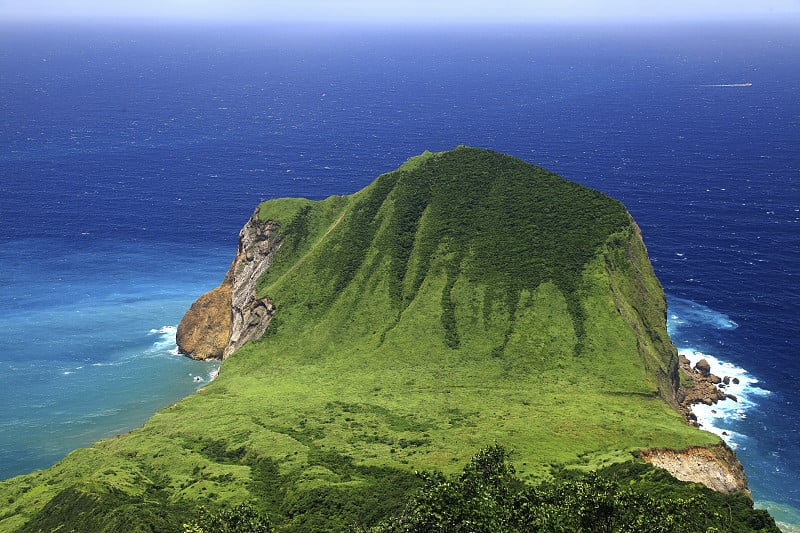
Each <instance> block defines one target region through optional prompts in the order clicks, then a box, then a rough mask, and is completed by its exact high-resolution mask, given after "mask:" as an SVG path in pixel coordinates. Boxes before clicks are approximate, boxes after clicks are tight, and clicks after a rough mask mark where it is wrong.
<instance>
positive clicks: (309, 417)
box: [0, 147, 778, 533]
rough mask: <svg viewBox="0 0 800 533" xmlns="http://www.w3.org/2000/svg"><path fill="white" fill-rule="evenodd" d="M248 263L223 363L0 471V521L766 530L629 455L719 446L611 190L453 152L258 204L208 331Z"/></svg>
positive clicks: (636, 238)
mask: <svg viewBox="0 0 800 533" xmlns="http://www.w3.org/2000/svg"><path fill="white" fill-rule="evenodd" d="M198 216H202V213H198ZM258 232H261V233H258ZM242 239H244V241H242ZM248 239H250V240H248ZM251 241H252V242H254V243H256V244H253V246H256V245H258V246H261V247H262V249H263V250H265V252H264V253H265V255H264V258H263V259H260V258H259V257H255V258H254V257H253V254H252V253H251V252H252V251H251V250H250V249H249V248H248V246H249V245H248V246H245V247H244V248H243V247H242V244H241V243H242V242H251ZM259 261H267V263H268V264H267V265H266V266H268V268H265V269H262V270H263V272H262V271H261V270H259V272H260V273H259V274H258V276H257V279H254V280H252V283H251V284H250V285H248V287H250V288H249V289H248V290H249V291H250V292H251V293H252V294H249V293H248V294H245V297H246V298H245V299H249V300H252V301H253V302H261V303H262V304H263V305H262V308H261V311H259V312H258V313H257V314H254V315H253V316H257V317H259V318H260V319H261V320H262V322H263V323H264V324H265V325H266V332H265V333H263V335H262V334H261V333H259V334H258V335H256V337H255V338H253V340H250V341H249V342H246V343H244V344H243V345H242V346H238V344H237V345H236V346H237V348H236V349H235V351H233V353H232V354H230V355H228V354H225V355H224V356H223V355H222V352H221V351H218V352H213V353H211V352H209V353H207V354H205V355H203V354H199V353H197V354H193V355H194V356H197V357H202V356H207V357H217V356H218V357H225V361H224V363H223V365H222V367H221V371H220V374H219V376H218V377H217V379H215V380H214V381H213V382H211V383H210V384H208V385H207V386H205V387H203V388H202V389H200V390H198V391H197V392H196V393H195V394H193V395H191V396H189V397H187V398H185V399H184V400H182V401H180V402H178V403H176V404H174V405H171V406H169V407H167V408H165V409H163V410H162V411H160V412H158V413H156V414H155V415H154V416H153V417H152V418H151V419H150V420H149V421H148V422H147V423H146V424H145V425H144V426H143V427H141V428H137V429H135V430H133V431H131V432H130V433H128V434H125V435H120V436H117V437H114V438H109V439H105V440H102V441H100V442H98V443H96V444H95V445H93V446H91V447H89V448H85V449H79V450H75V451H74V452H72V453H70V454H69V455H68V456H67V457H66V458H64V459H63V460H62V461H60V462H59V463H57V464H56V465H54V466H53V467H51V468H48V469H46V470H42V471H38V472H33V473H31V474H28V475H24V476H19V477H16V478H12V479H9V480H6V481H3V482H2V483H0V531H9V532H12V531H13V532H27V531H80V532H93V531H103V532H106V531H107V532H112V531H113V532H117V531H125V532H139V531H141V532H150V531H165V532H166V531H176V532H180V531H187V532H188V531H191V532H195V533H199V532H211V531H273V530H274V531H279V532H314V531H363V532H366V531H373V532H388V531H487V532H488V531H778V529H777V528H776V527H775V523H774V521H773V520H772V518H771V517H770V516H769V515H768V514H767V513H766V512H765V511H759V510H755V509H753V505H752V501H751V499H750V497H749V494H748V493H747V492H746V491H745V490H743V489H741V487H740V489H741V490H734V489H731V490H729V491H722V492H720V491H719V490H711V489H709V488H707V487H706V486H704V485H703V484H701V483H697V482H689V481H679V480H677V479H676V478H675V477H673V476H672V475H670V474H668V473H667V472H666V471H665V470H662V469H661V468H657V467H656V466H653V465H652V464H650V463H649V462H646V461H645V459H647V458H648V457H650V456H651V455H654V454H653V453H651V451H652V450H660V451H661V452H663V453H667V454H670V453H671V454H673V455H675V456H679V455H680V454H682V453H688V454H691V453H697V454H700V455H702V453H706V452H708V450H720V449H726V448H725V447H724V445H723V444H721V442H720V440H719V439H718V438H717V437H716V436H715V435H712V434H710V433H707V432H704V431H701V430H699V429H697V428H695V427H692V426H691V425H690V424H688V423H687V421H686V419H685V418H684V416H683V415H682V414H681V411H680V405H679V404H680V401H681V390H682V388H683V387H685V386H687V385H690V382H691V377H690V376H687V375H683V374H681V372H680V370H679V364H678V356H677V353H676V350H675V348H674V346H673V345H672V343H671V341H670V339H669V337H668V335H667V332H666V320H665V319H666V302H665V298H664V294H663V290H662V288H661V285H660V284H659V282H658V280H657V278H656V276H655V274H654V272H653V269H652V266H651V265H650V261H649V259H648V257H647V252H646V249H645V246H644V243H643V242H642V238H641V235H640V233H639V230H638V227H637V226H636V224H635V223H634V221H633V220H632V218H631V217H630V215H629V214H628V212H627V210H626V209H625V207H624V206H623V205H622V204H621V203H620V202H618V201H615V200H613V199H611V198H609V197H607V196H605V195H603V194H601V193H599V192H597V191H594V190H591V189H589V188H586V187H583V186H580V185H578V184H575V183H572V182H570V181H568V180H565V179H563V178H561V177H559V176H557V175H555V174H553V173H551V172H548V171H546V170H544V169H541V168H539V167H535V166H533V165H530V164H528V163H526V162H523V161H521V160H519V159H516V158H514V157H511V156H507V155H503V154H498V153H495V152H490V151H486V150H481V149H475V148H467V147H458V148H456V149H455V150H452V151H449V152H442V153H430V152H425V153H424V154H422V155H419V156H416V157H412V158H411V159H409V161H408V162H407V163H405V164H404V165H403V166H401V167H400V168H398V169H397V170H395V171H393V172H389V173H386V174H383V175H381V176H379V177H378V178H377V179H375V181H374V182H373V183H372V184H371V185H369V186H368V187H366V188H364V189H363V190H361V191H359V192H357V193H355V194H353V195H349V196H336V197H330V198H328V199H326V200H322V201H311V200H305V199H277V200H270V201H267V202H264V203H263V204H261V205H260V206H258V209H257V210H256V212H255V213H254V215H253V218H252V219H251V220H250V221H249V222H248V224H247V225H246V226H245V228H244V229H243V232H242V236H240V250H239V253H238V254H237V259H236V260H235V261H234V265H233V266H232V267H231V271H229V273H228V275H227V276H226V278H225V281H224V282H223V286H227V287H228V289H226V290H227V291H228V292H225V291H223V292H222V293H215V294H217V295H219V294H222V296H219V298H217V300H218V301H216V303H213V304H208V305H207V306H206V307H207V308H214V309H217V310H216V311H214V309H212V310H211V311H208V309H206V310H205V311H202V310H200V311H197V312H200V313H201V314H202V313H206V315H208V316H204V317H203V319H202V320H200V322H201V323H202V324H203V327H209V328H210V327H211V326H210V325H209V324H211V323H212V322H214V321H215V320H217V319H215V313H216V314H220V313H221V314H222V315H225V314H226V313H227V315H228V316H223V317H222V318H219V320H217V322H218V323H217V324H216V326H215V327H216V331H217V332H218V331H220V327H221V328H222V330H221V331H223V333H224V335H222V338H223V341H225V342H227V341H228V339H233V338H234V337H236V338H237V339H238V338H239V336H240V333H241V332H239V331H235V330H236V329H237V328H239V326H238V325H237V324H239V322H242V321H241V320H239V322H237V319H236V316H235V315H236V312H238V311H234V318H233V319H231V317H230V316H229V315H230V313H231V311H230V309H231V303H230V302H231V296H230V294H229V293H230V292H231V291H232V292H233V297H232V298H233V302H234V304H233V307H234V308H235V309H238V307H237V306H238V305H239V304H237V303H236V302H237V300H236V298H237V294H236V291H237V290H238V289H237V288H236V287H237V285H236V283H237V282H236V278H237V276H240V275H241V273H242V272H244V271H245V270H246V269H247V268H250V266H248V265H249V264H251V263H253V262H259ZM248 262H249V263H248ZM226 284H227V285H226ZM245 285H246V284H245ZM230 287H233V289H231V288H230ZM198 302H200V301H198ZM264 302H267V303H264ZM197 305H198V309H199V307H202V306H201V305H199V304H197ZM214 306H216V307H214ZM193 309H195V306H193ZM220 309H221V311H220ZM264 310H266V311H264ZM254 313H255V312H254ZM187 316H188V314H187ZM248 316H249V315H248ZM185 320H186V319H185ZM253 320H255V319H253V318H249V319H245V320H244V321H243V323H244V326H242V327H245V328H246V327H247V326H248V324H251V323H252V322H253ZM219 324H222V326H220V327H217V326H219ZM211 325H213V324H211ZM182 326H183V323H182ZM186 328H187V329H194V332H193V333H194V334H195V337H197V336H199V337H203V336H204V334H203V331H204V330H202V329H198V328H199V326H197V325H195V326H194V327H193V326H192V325H191V324H190V325H189V326H186ZM226 328H227V329H226ZM211 329H213V328H211ZM198 331H199V333H198ZM209 331H210V329H209ZM180 342H181V341H180V339H179V343H180ZM182 348H185V347H182ZM185 351H187V352H190V351H191V350H188V349H186V350H185ZM697 450H704V451H703V452H698V451H697ZM661 452H659V453H661ZM728 452H729V450H728ZM714 453H717V452H714ZM656 455H657V454H656ZM711 455H714V454H711ZM723 455H724V454H723ZM717 456H719V454H717V455H714V457H717ZM729 456H730V457H733V459H728V460H727V462H728V463H731V462H732V463H736V464H738V461H736V460H735V457H734V456H733V454H732V453H729ZM718 463H719V465H718V466H719V468H721V469H723V470H725V469H728V470H730V469H731V468H734V467H735V466H736V465H731V464H725V460H719V461H718ZM725 492H729V493H725Z"/></svg>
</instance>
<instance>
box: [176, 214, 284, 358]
mask: <svg viewBox="0 0 800 533" xmlns="http://www.w3.org/2000/svg"><path fill="white" fill-rule="evenodd" d="M276 230H277V228H276V227H275V224H274V223H273V222H272V221H269V220H261V219H260V217H259V212H258V209H256V211H255V212H254V213H253V215H252V216H251V217H250V220H248V222H247V224H245V226H244V227H243V228H242V230H241V231H240V232H239V245H238V248H237V251H236V257H235V258H234V259H233V262H232V263H231V266H230V268H229V269H228V273H227V274H225V278H224V279H223V281H222V283H221V284H220V285H219V287H217V288H215V289H212V290H211V291H209V292H207V293H205V294H204V295H202V296H201V297H200V298H198V299H197V301H196V302H194V303H193V304H192V306H191V308H190V309H189V311H187V313H186V314H185V315H184V317H183V319H181V322H180V324H179V325H178V331H177V335H176V340H177V343H178V349H179V351H180V352H181V353H182V354H184V355H188V356H189V357H191V358H193V359H225V358H226V357H228V356H229V355H230V354H232V353H233V352H234V351H235V350H236V349H237V348H239V347H241V346H242V345H243V344H245V343H246V342H248V341H250V340H252V339H257V338H259V337H261V336H262V335H263V334H264V331H266V329H267V324H269V321H270V319H271V318H272V315H273V314H274V312H275V306H274V305H273V303H272V300H270V298H269V297H267V296H264V297H261V298H259V297H258V294H257V292H256V283H257V282H258V278H259V277H261V274H263V273H264V271H266V270H267V268H269V266H270V265H271V264H272V258H273V256H274V254H275V252H276V251H277V249H278V248H279V247H280V239H279V238H278V236H277V231H276Z"/></svg>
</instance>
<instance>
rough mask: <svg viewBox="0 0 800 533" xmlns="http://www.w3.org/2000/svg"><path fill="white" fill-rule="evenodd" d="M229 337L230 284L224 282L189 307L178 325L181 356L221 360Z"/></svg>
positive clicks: (177, 336) (177, 335) (177, 334)
mask: <svg viewBox="0 0 800 533" xmlns="http://www.w3.org/2000/svg"><path fill="white" fill-rule="evenodd" d="M230 335H231V284H230V283H223V284H222V285H220V286H219V287H217V288H216V289H213V290H210V291H208V292H207V293H205V294H204V295H202V296H201V297H200V298H198V299H197V301H196V302H194V303H193V304H192V306H191V307H190V308H189V310H188V311H187V312H186V314H185V315H184V316H183V319H181V323H180V324H179V325H178V331H177V333H176V338H177V340H178V347H179V349H180V352H181V353H182V354H185V355H188V356H189V357H191V358H193V359H222V356H223V353H224V352H225V348H226V347H227V346H228V339H229V338H230Z"/></svg>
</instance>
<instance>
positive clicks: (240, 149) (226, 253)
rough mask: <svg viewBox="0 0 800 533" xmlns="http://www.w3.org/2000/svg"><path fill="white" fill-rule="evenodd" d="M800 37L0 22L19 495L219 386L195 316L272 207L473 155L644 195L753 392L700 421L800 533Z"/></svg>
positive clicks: (6, 322) (630, 201)
mask: <svg viewBox="0 0 800 533" xmlns="http://www.w3.org/2000/svg"><path fill="white" fill-rule="evenodd" d="M797 30H798V28H797V27H793V26H792V25H791V24H782V23H780V22H774V23H752V24H738V25H737V24H733V23H730V24H727V25H719V24H717V25H711V24H707V25H703V24H684V25H671V26H669V25H667V26H656V25H651V26H647V27H642V28H633V27H624V28H622V27H600V26H556V27H480V26H476V27H464V28H449V29H442V28H434V27H427V28H424V27H423V28H419V29H413V30H412V29H409V28H398V27H396V28H372V29H366V28H363V27H318V28H311V27H305V28H277V27H256V26H213V25H205V26H202V25H194V26H192V25H173V26H158V27H157V26H153V25H150V26H135V25H125V24H115V25H112V26H106V27H102V26H98V25H94V26H92V25H84V26H80V25H72V26H60V27H57V26H46V25H31V26H19V25H17V26H13V27H12V26H10V25H6V26H3V27H0V87H2V91H0V288H1V289H2V296H3V297H2V298H0V331H2V336H0V402H1V403H2V404H3V406H4V409H3V410H2V411H1V412H0V478H6V477H11V476H14V475H18V474H22V473H26V472H29V471H31V470H34V469H39V468H44V467H47V466H49V465H51V464H53V463H54V462H56V461H58V460H59V459H60V458H61V457H63V456H64V455H66V454H67V453H68V452H69V451H70V450H72V449H74V448H76V447H80V446H86V445H89V444H90V443H91V442H93V441H95V440H97V439H100V438H104V437H108V436H113V435H116V434H119V433H124V432H126V431H129V430H131V429H133V428H135V427H137V426H139V425H141V424H142V423H143V422H144V421H145V420H146V419H147V418H148V417H149V416H150V415H151V414H152V413H153V412H155V411H156V410H158V409H160V408H161V407H164V406H166V405H169V404H170V403H171V402H174V401H176V400H178V399H180V398H181V397H183V396H185V395H187V394H191V393H192V391H193V390H194V389H195V388H197V387H198V386H201V385H202V384H203V383H205V382H207V381H208V380H209V379H211V376H212V375H213V373H214V372H215V371H216V368H217V367H216V365H215V364H213V363H204V362H197V361H191V360H188V359H186V358H183V357H181V356H178V355H176V354H175V348H176V346H175V339H174V333H175V326H176V325H177V323H178V321H179V320H180V318H181V316H182V314H183V312H184V311H185V310H186V309H187V308H188V306H189V305H190V304H191V302H192V301H193V300H194V299H195V298H196V297H197V296H199V295H200V294H201V293H202V292H204V291H206V290H208V289H210V288H212V287H214V286H215V285H216V284H218V283H219V281H220V280H221V279H222V276H223V275H224V273H225V270H226V269H227V266H228V264H229V262H230V261H231V259H232V258H233V254H234V253H235V248H236V238H237V233H238V230H239V228H240V227H241V226H242V225H243V224H244V223H245V222H246V220H247V218H248V217H249V215H250V213H251V212H252V210H253V209H254V208H255V206H256V205H257V203H258V202H259V201H261V200H264V199H268V198H275V197H282V196H305V197H309V198H315V199H319V198H324V197H327V196H329V195H332V194H348V193H352V192H355V191H356V190H358V189H360V188H362V187H363V186H365V185H367V184H368V183H370V182H371V181H372V180H373V179H374V178H375V177H376V176H377V175H378V174H380V173H382V172H386V171H389V170H392V169H394V168H396V167H397V166H399V165H400V164H401V163H402V162H403V161H405V160H406V159H407V158H408V157H410V156H412V155H416V154H419V153H421V152H422V151H424V150H432V151H438V150H447V149H451V148H453V147H455V146H457V145H459V144H466V145H471V146H478V147H483V148H489V149H493V150H498V151H502V152H506V153H510V154H512V155H515V156H518V157H520V158H522V159H524V160H526V161H529V162H531V163H534V164H537V165H540V166H543V167H545V168H548V169H550V170H553V171H555V172H557V173H559V174H561V175H562V176H564V177H566V178H569V179H572V180H574V181H577V182H579V183H583V184H585V185H588V186H590V187H593V188H596V189H599V190H601V191H603V192H605V193H607V194H609V195H611V196H613V197H615V198H617V199H619V200H621V201H622V202H624V203H625V204H626V205H627V207H628V209H629V210H630V212H631V213H632V215H633V216H634V218H635V219H636V220H637V222H638V224H639V226H640V227H641V229H642V232H643V235H644V239H645V243H646V244H647V246H648V250H649V253H650V257H651V259H652V261H653V265H654V267H655V269H656V272H657V274H658V276H659V278H660V280H661V282H662V284H663V285H664V288H665V291H666V293H667V295H668V301H669V313H668V324H669V330H670V334H671V335H672V337H673V340H674V342H675V344H676V346H678V348H679V349H680V350H681V351H682V352H683V353H685V354H687V356H689V357H690V358H693V359H694V360H697V359H699V358H702V357H705V358H707V359H708V360H709V361H711V363H712V365H713V367H714V368H715V369H716V373H718V374H720V375H727V376H731V377H738V378H739V385H738V386H737V388H736V389H735V391H733V390H732V392H734V393H735V394H736V395H737V397H738V399H739V401H738V402H733V401H730V400H729V401H726V402H721V403H719V404H717V405H716V406H714V407H713V408H709V409H705V410H698V415H699V417H700V420H701V422H702V424H703V426H704V427H705V428H706V429H709V430H711V431H714V432H716V433H718V434H720V435H722V436H723V438H725V440H726V441H728V442H729V444H730V445H731V446H732V447H734V449H735V450H736V452H737V454H738V455H739V458H740V459H741V460H742V462H743V463H744V465H745V468H746V471H747V474H748V477H749V482H750V486H751V489H752V491H753V496H754V498H755V500H756V502H757V504H758V505H759V506H762V507H767V508H769V509H770V511H771V512H772V513H773V515H774V516H775V517H776V518H777V519H778V520H779V521H781V522H783V523H784V528H785V529H786V530H787V531H789V530H794V529H792V528H793V527H794V528H796V527H798V524H800V489H798V486H797V484H796V481H795V480H796V479H798V478H800V452H798V450H800V417H798V414H799V413H800V411H799V406H800V401H799V400H798V398H797V397H796V394H797V391H798V386H797V383H798V379H800V358H799V356H800V354H799V353H798V348H797V346H798V344H800V313H798V312H797V309H798V308H800V225H798V224H799V223H800V152H798V146H800V99H798V98H797V94H800V69H798V68H797V66H798V63H799V61H800V37H798V36H800V31H797ZM792 524H793V525H792Z"/></svg>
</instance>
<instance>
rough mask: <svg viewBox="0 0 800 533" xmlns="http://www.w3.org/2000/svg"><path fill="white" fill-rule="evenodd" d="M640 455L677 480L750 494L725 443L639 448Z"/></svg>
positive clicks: (742, 475) (717, 489)
mask: <svg viewBox="0 0 800 533" xmlns="http://www.w3.org/2000/svg"><path fill="white" fill-rule="evenodd" d="M641 456H642V459H644V460H645V461H646V462H648V463H650V464H652V465H654V466H657V467H659V468H663V469H664V470H666V471H667V472H669V473H670V474H672V475H673V476H675V477H676V478H678V479H680V480H681V481H690V482H692V483H702V484H703V485H705V486H706V487H708V488H710V489H712V490H715V491H717V492H722V493H724V494H732V493H734V492H744V493H746V494H748V495H749V494H750V490H749V489H748V488H747V476H746V475H745V473H744V468H743V467H742V464H741V463H740V462H739V459H737V457H736V454H735V453H734V452H733V450H731V449H730V448H729V447H728V446H727V445H725V444H719V445H717V446H702V447H700V446H692V447H690V448H687V449H685V450H680V451H678V450H672V449H652V450H647V451H645V452H642V454H641Z"/></svg>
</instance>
